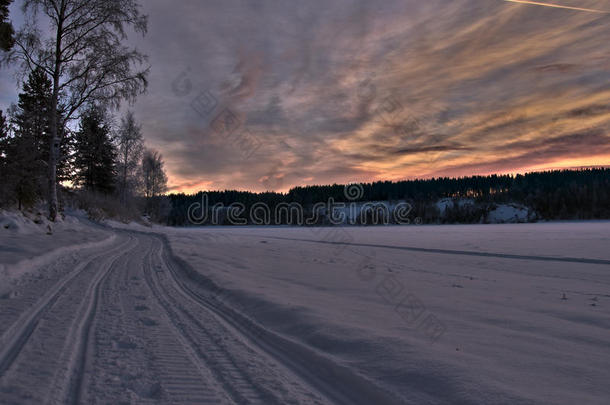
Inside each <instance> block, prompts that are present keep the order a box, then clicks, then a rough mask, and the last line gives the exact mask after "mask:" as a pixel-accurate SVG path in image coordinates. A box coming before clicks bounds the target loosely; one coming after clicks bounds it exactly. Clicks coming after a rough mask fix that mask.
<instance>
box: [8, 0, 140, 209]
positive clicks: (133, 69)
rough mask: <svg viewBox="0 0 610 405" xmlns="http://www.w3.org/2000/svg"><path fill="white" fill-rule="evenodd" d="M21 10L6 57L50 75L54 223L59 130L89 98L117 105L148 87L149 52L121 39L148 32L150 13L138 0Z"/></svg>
mask: <svg viewBox="0 0 610 405" xmlns="http://www.w3.org/2000/svg"><path fill="white" fill-rule="evenodd" d="M23 12H24V15H25V16H26V21H27V22H26V24H25V25H24V27H23V28H22V29H21V30H20V31H18V32H17V34H16V36H15V46H14V48H13V51H12V52H10V53H9V54H8V58H7V59H6V60H7V61H8V62H10V61H12V60H19V61H21V62H22V67H23V70H24V71H25V72H29V71H33V70H34V69H35V68H37V67H38V68H40V69H43V70H44V71H45V72H46V73H47V74H48V75H49V77H51V78H52V82H53V94H52V97H51V101H50V103H51V106H50V109H49V110H50V114H51V119H50V121H51V136H50V145H49V147H50V153H49V164H48V170H49V172H48V181H49V196H48V204H49V219H51V220H53V221H54V220H55V218H56V216H57V173H56V166H57V160H58V157H59V156H58V155H59V147H60V144H61V142H62V139H61V138H62V136H61V134H62V133H63V132H64V131H61V130H60V128H63V127H64V126H65V124H66V122H68V121H69V120H71V119H74V118H76V117H77V114H78V113H79V112H80V110H81V109H82V108H83V107H84V106H85V105H87V104H90V103H91V102H95V103H97V104H106V105H110V106H114V107H116V106H118V104H119V103H120V101H121V100H123V99H126V100H128V101H133V100H134V99H135V97H136V96H137V95H138V94H140V93H142V92H143V91H144V90H145V89H146V86H147V79H146V77H147V74H148V70H149V69H148V68H145V67H143V66H142V65H143V64H144V63H145V62H146V56H145V55H143V54H141V53H140V52H138V51H137V50H136V49H130V48H128V47H126V46H125V45H123V42H124V40H126V39H127V33H126V30H127V29H128V28H131V29H133V30H134V31H136V32H138V33H141V34H142V35H144V34H145V33H146V29H147V17H146V16H144V15H142V14H141V13H140V5H139V4H138V1H137V0H24V5H23ZM40 12H42V14H43V15H44V16H46V17H47V18H46V20H47V21H48V22H49V24H50V34H49V35H47V36H43V35H42V34H41V32H40V30H39V29H38V23H37V21H36V18H37V15H39V14H40Z"/></svg>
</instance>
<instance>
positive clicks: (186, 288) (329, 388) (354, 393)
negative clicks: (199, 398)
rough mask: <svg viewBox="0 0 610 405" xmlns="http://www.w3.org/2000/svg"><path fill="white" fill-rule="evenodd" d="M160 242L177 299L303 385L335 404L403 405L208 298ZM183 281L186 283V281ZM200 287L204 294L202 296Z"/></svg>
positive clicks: (200, 277) (206, 283)
mask: <svg viewBox="0 0 610 405" xmlns="http://www.w3.org/2000/svg"><path fill="white" fill-rule="evenodd" d="M160 239H161V241H162V242H163V247H164V249H163V250H162V251H161V256H162V262H163V264H164V266H165V268H166V269H167V272H168V273H169V278H170V279H171V281H172V282H173V284H174V285H175V286H176V290H177V292H178V293H179V295H181V296H182V297H184V299H185V300H188V301H191V302H193V303H195V304H196V305H197V306H198V307H199V308H200V309H202V310H203V311H205V312H207V313H208V314H211V315H212V316H213V317H214V318H215V319H217V320H218V322H220V323H221V324H223V325H224V326H225V328H226V329H227V330H229V331H231V332H232V333H233V334H235V335H237V336H239V338H240V339H241V340H243V341H245V342H248V343H249V344H251V345H253V346H254V347H256V348H257V349H258V350H260V351H261V352H263V353H265V354H266V355H267V356H269V357H270V358H271V359H273V360H274V361H276V362H277V363H278V364H280V365H281V366H282V367H284V368H285V369H286V370H289V372H290V373H292V374H294V375H296V376H298V377H299V378H300V379H301V381H302V382H303V384H304V385H306V386H309V387H311V388H312V389H313V390H315V391H316V392H318V393H320V394H322V395H323V396H324V397H325V398H326V399H327V400H328V401H330V402H332V403H335V404H371V403H383V404H398V403H402V402H401V401H400V400H399V399H397V398H396V397H394V395H393V394H391V393H389V392H387V391H385V390H383V389H382V388H380V387H378V386H377V385H376V384H374V383H373V382H372V381H369V380H368V379H366V378H365V377H363V376H360V375H358V374H356V373H355V372H354V371H353V370H350V369H348V368H347V367H345V366H342V365H340V364H338V363H336V362H334V361H333V360H331V359H330V358H328V357H326V356H323V355H321V354H320V353H318V352H316V351H314V350H313V349H310V348H308V347H306V346H304V345H302V344H300V343H297V342H295V341H292V340H290V339H288V338H285V337H283V336H280V335H278V334H276V333H274V332H272V331H270V330H267V329H265V328H263V327H262V326H260V325H258V324H257V323H256V322H254V321H252V320H251V319H249V318H247V317H246V316H244V315H243V314H241V313H239V312H238V311H235V310H234V309H232V308H230V307H229V306H227V305H225V304H224V303H222V302H218V301H216V300H215V299H214V298H210V297H209V296H208V295H209V293H210V291H209V288H210V285H213V282H211V281H210V280H209V279H207V278H206V277H205V276H203V275H202V274H201V273H198V272H196V271H194V270H193V269H191V268H190V267H189V266H188V265H187V264H186V263H185V262H184V261H182V260H181V259H179V258H178V257H176V256H175V255H173V253H172V252H171V247H170V246H169V242H168V241H167V239H165V237H164V236H161V237H160ZM179 267H180V270H179V269H178V268H179ZM186 278H188V280H185V279H186ZM198 281H199V282H200V283H201V284H200V285H197V286H194V285H193V284H196V283H197V282H198ZM197 287H199V288H197ZM201 287H203V289H204V290H207V291H203V292H202V291H201ZM191 313H195V311H191ZM199 313H201V311H200V312H199Z"/></svg>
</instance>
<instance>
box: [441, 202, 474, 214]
mask: <svg viewBox="0 0 610 405" xmlns="http://www.w3.org/2000/svg"><path fill="white" fill-rule="evenodd" d="M454 202H455V203H456V204H457V206H458V207H460V208H464V207H465V206H467V205H474V200H473V199H472V198H458V199H453V198H441V199H440V200H438V201H437V202H436V204H435V205H436V208H437V209H438V211H439V213H440V215H441V217H442V216H444V215H445V211H447V209H448V208H452V207H453V204H454Z"/></svg>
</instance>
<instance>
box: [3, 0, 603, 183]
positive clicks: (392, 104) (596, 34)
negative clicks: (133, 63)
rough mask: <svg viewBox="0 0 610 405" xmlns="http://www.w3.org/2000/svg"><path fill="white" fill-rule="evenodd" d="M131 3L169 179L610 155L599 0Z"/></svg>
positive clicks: (589, 160)
mask: <svg viewBox="0 0 610 405" xmlns="http://www.w3.org/2000/svg"><path fill="white" fill-rule="evenodd" d="M142 5H143V11H144V12H145V13H146V14H148V15H149V31H148V34H147V36H146V37H144V38H137V37H133V38H130V42H131V44H133V45H134V46H136V47H137V48H138V49H139V50H141V51H143V52H145V53H146V54H148V56H149V63H150V66H151V73H150V77H149V79H150V85H149V89H148V92H147V93H146V94H145V95H143V96H140V98H139V99H138V101H137V102H136V103H135V104H134V105H133V106H131V107H130V108H132V109H133V110H134V111H135V114H136V118H137V119H138V120H140V121H141V122H142V125H143V130H144V135H145V138H146V142H147V144H148V145H149V146H151V147H154V148H156V149H158V150H159V151H161V153H162V154H163V156H164V159H165V162H166V169H167V171H168V176H169V180H170V182H169V184H170V188H171V191H182V192H187V193H189V192H196V191H199V190H222V189H239V190H251V191H266V190H274V191H287V190H288V189H289V188H291V187H294V186H298V185H307V184H331V183H350V182H369V181H376V180H402V179H413V178H429V177H436V176H452V177H453V176H465V175H473V174H490V173H516V172H525V171H532V170H543V169H555V168H572V167H583V166H599V165H610V132H609V129H610V40H609V38H610V1H608V0H584V1H575V0H556V1H550V0H549V1H540V2H538V1H525V0H523V1H521V0H513V1H507V0H427V1H419V0H308V1H285V0H206V1H200V0H181V1H176V2H170V1H167V0H146V1H145V2H142ZM16 19H17V20H18V16H17V17H16ZM16 22H18V21H16ZM16 25H18V24H16ZM0 74H1V75H2V77H1V79H0V107H2V106H4V107H5V106H6V105H7V103H10V102H14V101H15V99H16V94H17V89H16V86H15V80H14V75H11V74H9V73H8V71H6V70H2V71H1V72H0Z"/></svg>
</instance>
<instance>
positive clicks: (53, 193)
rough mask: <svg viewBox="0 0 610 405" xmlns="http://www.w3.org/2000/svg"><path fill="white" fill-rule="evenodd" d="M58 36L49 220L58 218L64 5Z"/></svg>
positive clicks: (52, 119)
mask: <svg viewBox="0 0 610 405" xmlns="http://www.w3.org/2000/svg"><path fill="white" fill-rule="evenodd" d="M57 20H58V21H57V34H56V35H57V36H56V37H55V66H54V70H53V96H52V97H51V109H50V114H51V117H50V118H51V142H50V145H49V174H48V177H49V178H48V180H49V197H48V198H49V220H50V221H53V222H55V219H56V218H57V156H58V155H59V143H60V139H59V134H58V124H59V119H58V118H59V117H58V114H59V113H58V111H57V105H58V102H59V77H60V74H61V57H62V56H61V40H62V36H63V23H64V4H63V2H62V4H61V11H60V13H59V16H58V19H57Z"/></svg>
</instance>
